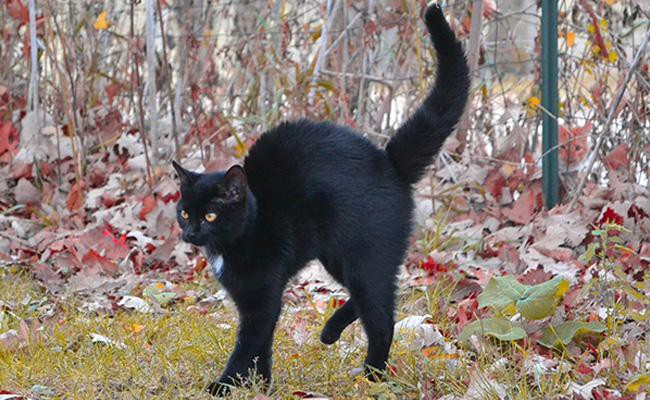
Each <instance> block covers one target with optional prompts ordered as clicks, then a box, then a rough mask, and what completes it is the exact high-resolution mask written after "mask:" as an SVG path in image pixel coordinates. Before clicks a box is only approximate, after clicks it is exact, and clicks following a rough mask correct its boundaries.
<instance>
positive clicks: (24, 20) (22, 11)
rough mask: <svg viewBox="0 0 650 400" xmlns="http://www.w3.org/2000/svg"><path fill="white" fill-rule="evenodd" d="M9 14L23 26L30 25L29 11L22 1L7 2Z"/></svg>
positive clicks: (12, 0)
mask: <svg viewBox="0 0 650 400" xmlns="http://www.w3.org/2000/svg"><path fill="white" fill-rule="evenodd" d="M5 5H6V7H7V12H8V13H9V15H11V17H12V18H13V19H15V20H17V21H19V22H20V23H21V24H29V10H28V9H27V7H26V6H25V4H24V3H23V2H22V1H21V0H7V1H6V3H5Z"/></svg>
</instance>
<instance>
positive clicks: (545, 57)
mask: <svg viewBox="0 0 650 400" xmlns="http://www.w3.org/2000/svg"><path fill="white" fill-rule="evenodd" d="M542 106H543V107H544V111H542V146H543V148H544V150H543V151H544V157H543V158H542V185H543V190H544V204H545V205H546V208H553V207H554V206H555V205H556V204H557V203H558V200H559V196H560V178H559V175H558V164H557V148H556V146H557V132H558V129H557V112H558V88H557V1H556V0H542ZM549 113H550V115H549ZM551 149H553V150H551Z"/></svg>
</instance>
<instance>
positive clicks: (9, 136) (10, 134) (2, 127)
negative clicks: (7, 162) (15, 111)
mask: <svg viewBox="0 0 650 400" xmlns="http://www.w3.org/2000/svg"><path fill="white" fill-rule="evenodd" d="M17 149H18V131H17V130H16V128H14V126H13V125H12V124H11V122H5V123H3V124H0V155H1V154H4V153H5V152H7V151H8V152H9V153H11V154H13V153H15V152H16V150H17Z"/></svg>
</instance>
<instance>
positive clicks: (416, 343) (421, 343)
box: [394, 315, 444, 350]
mask: <svg viewBox="0 0 650 400" xmlns="http://www.w3.org/2000/svg"><path fill="white" fill-rule="evenodd" d="M430 320H431V316H430V315H411V316H409V317H406V318H404V319H402V320H401V321H399V322H397V323H396V324H395V329H394V331H395V333H394V336H395V338H396V340H402V341H403V342H405V343H406V346H407V347H408V348H409V349H411V350H419V349H421V348H423V347H429V346H431V345H433V344H442V343H443V341H444V337H443V336H442V334H441V333H440V332H438V330H437V329H435V327H434V326H433V325H432V324H430V323H429V322H428V321H430Z"/></svg>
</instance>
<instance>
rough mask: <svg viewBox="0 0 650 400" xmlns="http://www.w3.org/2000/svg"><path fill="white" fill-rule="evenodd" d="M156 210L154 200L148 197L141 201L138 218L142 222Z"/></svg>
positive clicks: (150, 196)
mask: <svg viewBox="0 0 650 400" xmlns="http://www.w3.org/2000/svg"><path fill="white" fill-rule="evenodd" d="M155 208H156V199H155V198H154V197H153V196H152V195H148V196H146V197H145V198H144V200H143V201H142V208H141V209H140V212H139V213H138V218H140V219H141V220H144V219H146V218H147V215H148V214H149V213H150V212H152V211H153V210H154V209H155Z"/></svg>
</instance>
